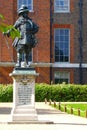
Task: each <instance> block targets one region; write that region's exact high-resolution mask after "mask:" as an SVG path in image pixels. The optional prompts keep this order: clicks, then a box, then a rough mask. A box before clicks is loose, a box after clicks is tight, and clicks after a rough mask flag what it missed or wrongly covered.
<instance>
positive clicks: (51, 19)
mask: <svg viewBox="0 0 87 130" xmlns="http://www.w3.org/2000/svg"><path fill="white" fill-rule="evenodd" d="M52 4H53V3H52V0H50V63H52V58H53V55H52V37H53V36H52V23H53V17H52V13H53V12H52ZM51 82H52V66H51V65H50V84H51Z"/></svg>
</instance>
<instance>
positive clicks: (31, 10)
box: [17, 0, 33, 12]
mask: <svg viewBox="0 0 87 130" xmlns="http://www.w3.org/2000/svg"><path fill="white" fill-rule="evenodd" d="M24 1H25V0H24ZM26 1H27V6H29V5H28V0H26ZM22 2H23V0H22ZM22 2H21V3H22ZM21 5H22V4H20V1H19V0H17V9H19V8H20V6H21ZM29 12H33V0H31V9H30V10H29Z"/></svg>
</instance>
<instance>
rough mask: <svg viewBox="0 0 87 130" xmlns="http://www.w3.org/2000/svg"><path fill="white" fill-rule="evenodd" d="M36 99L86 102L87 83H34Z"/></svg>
mask: <svg viewBox="0 0 87 130" xmlns="http://www.w3.org/2000/svg"><path fill="white" fill-rule="evenodd" d="M35 91H36V93H35V94H36V101H44V99H45V98H47V100H49V99H51V100H52V101H54V100H55V101H57V102H59V101H61V102H74V101H76V102H80V101H81V102H84V101H85V102H86V101H87V85H74V84H57V85H48V84H36V90H35Z"/></svg>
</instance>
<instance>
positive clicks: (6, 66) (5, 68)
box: [0, 0, 87, 84]
mask: <svg viewBox="0 0 87 130" xmlns="http://www.w3.org/2000/svg"><path fill="white" fill-rule="evenodd" d="M21 4H26V5H27V6H28V8H29V16H30V17H31V18H32V19H33V20H34V21H35V22H36V23H37V24H38V25H39V27H40V29H39V32H38V34H37V38H38V44H37V46H36V47H35V48H34V49H33V50H32V58H31V59H32V60H31V64H32V66H34V67H35V69H36V71H37V72H38V73H39V76H38V78H37V79H36V82H40V83H42V82H45V83H62V82H66V83H75V84H86V83H87V79H86V77H87V71H86V70H87V22H86V21H87V17H86V16H87V14H86V10H87V0H9V1H8V2H5V1H2V0H0V13H1V14H2V15H3V16H4V17H5V20H4V22H5V23H6V24H8V25H10V24H11V25H13V24H14V22H15V21H16V19H17V17H18V16H17V9H18V8H20V6H21ZM8 45H9V47H8ZM15 62H16V52H15V50H14V48H13V47H12V39H10V38H7V37H4V36H3V34H2V33H0V83H12V79H11V78H10V77H9V73H11V72H12V70H13V68H14V64H15Z"/></svg>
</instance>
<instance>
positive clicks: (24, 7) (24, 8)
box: [18, 5, 29, 14]
mask: <svg viewBox="0 0 87 130" xmlns="http://www.w3.org/2000/svg"><path fill="white" fill-rule="evenodd" d="M23 12H29V9H28V7H27V6H26V5H21V7H20V8H19V10H18V14H21V13H23Z"/></svg>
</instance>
